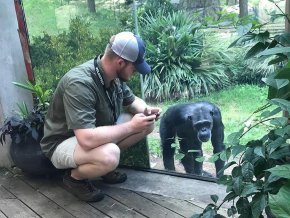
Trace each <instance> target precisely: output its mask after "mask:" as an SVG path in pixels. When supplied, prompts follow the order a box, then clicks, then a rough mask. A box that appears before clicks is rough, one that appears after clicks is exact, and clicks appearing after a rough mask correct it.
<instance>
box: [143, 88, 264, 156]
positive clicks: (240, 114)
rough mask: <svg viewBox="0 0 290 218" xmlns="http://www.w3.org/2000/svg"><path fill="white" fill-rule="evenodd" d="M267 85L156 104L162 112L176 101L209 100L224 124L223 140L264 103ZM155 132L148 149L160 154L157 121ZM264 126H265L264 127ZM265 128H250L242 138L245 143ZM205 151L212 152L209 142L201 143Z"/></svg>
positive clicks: (260, 134) (255, 137)
mask: <svg viewBox="0 0 290 218" xmlns="http://www.w3.org/2000/svg"><path fill="white" fill-rule="evenodd" d="M267 92H268V89H267V87H259V86H255V85H237V86H234V87H231V88H230V89H227V90H222V91H219V92H215V93H213V94H211V95H209V96H204V97H198V98H194V99H191V100H190V101H188V100H186V99H181V100H179V101H168V102H163V103H162V104H159V105H157V106H159V107H161V108H162V110H163V112H165V111H166V109H167V108H168V107H169V106H171V105H173V104H177V103H184V102H196V101H203V100H205V101H210V102H212V103H214V104H216V105H218V106H219V108H220V110H221V113H222V118H223V123H224V126H225V142H227V137H228V135H229V134H231V133H233V132H237V131H238V130H240V128H241V127H242V125H243V122H244V121H246V119H247V118H249V117H250V115H251V114H252V113H253V112H254V111H255V110H256V109H258V108H259V107H261V106H262V105H264V104H265V103H266V98H267ZM156 125H157V127H156V129H155V133H153V134H151V135H150V136H149V137H148V145H149V151H150V153H151V154H154V155H158V156H160V151H161V150H160V139H159V135H158V132H159V130H158V129H159V122H157V124H156ZM265 128H266V127H265ZM265 128H262V127H259V128H257V129H252V130H250V131H249V132H248V133H247V134H246V135H245V136H244V137H243V138H242V140H241V141H242V142H243V143H245V142H247V141H249V140H253V139H258V138H260V137H261V136H263V135H264V131H263V130H265ZM203 149H204V151H205V153H212V146H211V144H210V143H205V144H204V145H203Z"/></svg>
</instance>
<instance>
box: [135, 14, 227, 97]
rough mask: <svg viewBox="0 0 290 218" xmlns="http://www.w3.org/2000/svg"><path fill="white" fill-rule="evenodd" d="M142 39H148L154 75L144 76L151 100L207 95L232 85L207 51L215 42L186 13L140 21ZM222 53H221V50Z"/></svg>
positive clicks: (148, 51)
mask: <svg viewBox="0 0 290 218" xmlns="http://www.w3.org/2000/svg"><path fill="white" fill-rule="evenodd" d="M141 26H142V28H141V29H142V32H141V35H142V37H143V38H144V39H145V40H146V44H147V54H146V57H147V59H148V62H149V63H150V64H151V65H152V66H153V72H152V73H151V74H149V75H147V76H146V77H145V80H144V90H145V97H146V98H148V99H155V100H163V99H171V98H180V97H189V98H191V97H193V96H195V95H200V94H208V93H210V92H211V91H215V90H218V89H221V88H222V87H225V86H227V85H229V79H228V75H227V74H226V72H225V68H224V66H223V65H222V64H221V63H215V60H216V58H215V59H214V60H212V59H211V58H208V57H209V56H211V57H214V56H217V52H216V51H215V53H214V54H211V55H206V53H205V52H204V51H205V50H206V49H208V48H209V47H210V45H211V44H212V42H206V40H205V36H206V33H204V32H203V31H201V30H200V24H199V22H198V21H197V18H195V17H193V16H191V15H189V14H187V13H185V12H183V11H179V12H173V13H171V14H169V15H164V14H163V13H162V12H160V13H159V14H158V15H157V16H156V17H153V16H151V14H147V15H146V16H145V17H143V18H142V19H141ZM219 53H220V51H219Z"/></svg>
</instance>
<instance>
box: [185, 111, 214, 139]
mask: <svg viewBox="0 0 290 218" xmlns="http://www.w3.org/2000/svg"><path fill="white" fill-rule="evenodd" d="M210 118H211V117H210ZM188 119H189V120H191V122H192V125H193V128H194V130H195V131H196V133H197V138H198V140H199V141H200V142H207V141H208V140H210V138H211V129H212V126H213V121H212V119H208V120H199V121H196V122H194V120H193V118H192V116H188Z"/></svg>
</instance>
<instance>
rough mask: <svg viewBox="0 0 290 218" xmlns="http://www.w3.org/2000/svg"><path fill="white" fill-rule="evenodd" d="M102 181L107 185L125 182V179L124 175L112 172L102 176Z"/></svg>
mask: <svg viewBox="0 0 290 218" xmlns="http://www.w3.org/2000/svg"><path fill="white" fill-rule="evenodd" d="M102 178H103V181H104V182H105V183H108V184H117V183H122V182H125V181H126V179H127V175H126V173H120V172H118V171H112V172H110V173H108V174H106V175H104V176H102Z"/></svg>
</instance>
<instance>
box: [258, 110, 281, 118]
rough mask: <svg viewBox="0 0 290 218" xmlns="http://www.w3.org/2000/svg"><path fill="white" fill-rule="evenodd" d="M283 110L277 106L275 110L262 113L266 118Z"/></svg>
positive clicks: (262, 116)
mask: <svg viewBox="0 0 290 218" xmlns="http://www.w3.org/2000/svg"><path fill="white" fill-rule="evenodd" d="M281 111H282V110H281V108H280V107H277V108H275V109H274V110H272V111H264V112H263V113H262V114H261V118H263V119H265V118H268V117H271V116H274V115H276V114H278V113H280V112H281Z"/></svg>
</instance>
